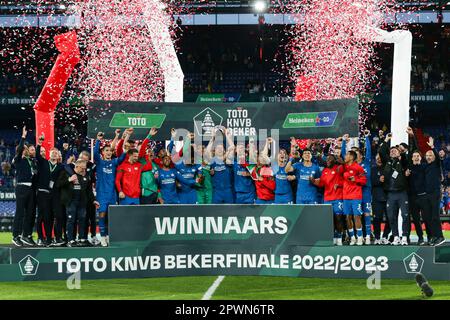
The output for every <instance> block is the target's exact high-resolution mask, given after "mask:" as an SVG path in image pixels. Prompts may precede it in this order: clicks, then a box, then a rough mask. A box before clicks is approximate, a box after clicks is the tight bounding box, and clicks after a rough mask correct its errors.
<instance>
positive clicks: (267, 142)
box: [261, 137, 273, 161]
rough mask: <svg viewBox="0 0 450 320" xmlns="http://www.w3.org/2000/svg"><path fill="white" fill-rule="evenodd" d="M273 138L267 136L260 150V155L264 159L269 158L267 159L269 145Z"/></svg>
mask: <svg viewBox="0 0 450 320" xmlns="http://www.w3.org/2000/svg"><path fill="white" fill-rule="evenodd" d="M272 142H273V139H272V138H270V137H269V138H267V139H266V143H265V144H264V148H263V149H262V151H261V156H262V157H263V158H264V159H265V161H267V160H270V159H269V146H270V145H272Z"/></svg>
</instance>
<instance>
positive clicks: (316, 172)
mask: <svg viewBox="0 0 450 320" xmlns="http://www.w3.org/2000/svg"><path fill="white" fill-rule="evenodd" d="M302 160H303V161H302V162H297V163H294V164H292V161H293V159H289V161H288V163H287V164H286V167H285V169H284V171H285V172H287V173H289V172H294V173H295V178H296V179H297V195H296V203H297V204H317V203H318V198H319V197H318V190H317V187H316V186H315V185H314V184H313V183H312V182H311V179H318V178H320V169H319V166H318V165H316V164H314V163H313V162H312V153H311V150H309V149H305V150H304V151H303V154H302Z"/></svg>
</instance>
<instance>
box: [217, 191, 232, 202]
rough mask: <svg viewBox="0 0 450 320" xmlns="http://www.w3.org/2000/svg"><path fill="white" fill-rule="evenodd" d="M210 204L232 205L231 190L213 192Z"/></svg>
mask: <svg viewBox="0 0 450 320" xmlns="http://www.w3.org/2000/svg"><path fill="white" fill-rule="evenodd" d="M212 203H214V204H221V203H234V197H233V191H232V190H231V189H228V190H220V191H216V190H213V198H212Z"/></svg>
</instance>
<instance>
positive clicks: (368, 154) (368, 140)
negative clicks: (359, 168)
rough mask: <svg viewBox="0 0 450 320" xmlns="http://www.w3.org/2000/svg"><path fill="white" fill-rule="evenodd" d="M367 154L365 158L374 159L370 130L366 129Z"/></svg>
mask: <svg viewBox="0 0 450 320" xmlns="http://www.w3.org/2000/svg"><path fill="white" fill-rule="evenodd" d="M364 137H365V146H366V156H365V159H369V160H372V143H371V142H370V131H369V130H367V129H366V130H364Z"/></svg>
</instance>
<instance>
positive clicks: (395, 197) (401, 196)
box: [386, 191, 410, 237]
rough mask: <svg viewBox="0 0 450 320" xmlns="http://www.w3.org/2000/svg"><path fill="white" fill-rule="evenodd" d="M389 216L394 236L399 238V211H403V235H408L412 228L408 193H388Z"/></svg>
mask: <svg viewBox="0 0 450 320" xmlns="http://www.w3.org/2000/svg"><path fill="white" fill-rule="evenodd" d="M386 206H387V215H388V219H389V224H390V225H391V228H392V235H393V236H394V237H398V213H399V212H398V210H401V214H402V218H403V223H402V233H403V235H404V236H406V235H408V232H409V229H410V227H408V225H409V223H410V222H409V213H408V212H409V206H408V194H407V193H406V191H389V192H388V193H387V201H386Z"/></svg>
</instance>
